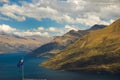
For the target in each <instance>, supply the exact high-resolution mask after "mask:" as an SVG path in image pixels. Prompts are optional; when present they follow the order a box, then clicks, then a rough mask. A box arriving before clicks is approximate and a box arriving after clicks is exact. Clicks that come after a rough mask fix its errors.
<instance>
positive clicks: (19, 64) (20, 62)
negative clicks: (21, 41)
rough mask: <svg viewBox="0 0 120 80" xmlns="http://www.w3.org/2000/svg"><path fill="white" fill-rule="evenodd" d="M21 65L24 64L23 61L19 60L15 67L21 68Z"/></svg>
mask: <svg viewBox="0 0 120 80" xmlns="http://www.w3.org/2000/svg"><path fill="white" fill-rule="evenodd" d="M23 64H24V60H23V59H20V60H19V62H18V64H17V67H21V66H23Z"/></svg>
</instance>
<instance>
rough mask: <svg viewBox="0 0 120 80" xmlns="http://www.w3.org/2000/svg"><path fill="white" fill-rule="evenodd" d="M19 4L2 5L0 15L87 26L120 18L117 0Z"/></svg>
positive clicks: (74, 0)
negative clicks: (45, 19)
mask: <svg viewBox="0 0 120 80" xmlns="http://www.w3.org/2000/svg"><path fill="white" fill-rule="evenodd" d="M2 1H4V0H2ZM6 1H8V0H6ZM21 2H22V3H21V4H22V6H19V5H17V4H4V5H3V6H1V7H0V14H2V15H4V16H8V17H10V18H12V19H15V20H18V21H24V20H25V18H26V17H29V18H34V19H37V20H41V19H42V18H50V19H52V20H56V21H57V22H66V23H68V24H84V25H89V26H92V24H95V23H98V22H103V23H106V22H109V20H111V19H113V20H115V19H117V18H119V17H120V14H119V11H120V4H119V3H120V1H119V0H66V1H63V0H62V1H61V0H52V1H51V0H32V2H29V3H28V2H25V1H24V0H23V1H21ZM113 10H114V11H113ZM92 17H93V18H92ZM87 19H88V21H87Z"/></svg>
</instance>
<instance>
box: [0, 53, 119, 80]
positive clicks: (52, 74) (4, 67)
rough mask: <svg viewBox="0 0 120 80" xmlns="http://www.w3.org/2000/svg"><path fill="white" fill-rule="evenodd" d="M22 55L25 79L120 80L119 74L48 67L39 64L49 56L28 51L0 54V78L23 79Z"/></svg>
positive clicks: (8, 79)
mask: <svg viewBox="0 0 120 80" xmlns="http://www.w3.org/2000/svg"><path fill="white" fill-rule="evenodd" d="M21 57H24V61H25V62H24V74H25V75H24V77H25V80H120V77H119V75H113V74H91V73H85V72H70V71H59V70H50V69H46V68H43V67H40V66H38V65H39V64H40V63H41V62H43V61H45V60H47V58H44V57H39V58H37V57H31V56H27V53H6V54H0V80H22V77H21V68H18V67H17V63H18V61H19V60H20V58H21Z"/></svg>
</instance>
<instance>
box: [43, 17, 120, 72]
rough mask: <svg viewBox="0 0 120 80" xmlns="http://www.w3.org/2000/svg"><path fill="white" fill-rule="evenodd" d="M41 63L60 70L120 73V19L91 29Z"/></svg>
mask: <svg viewBox="0 0 120 80" xmlns="http://www.w3.org/2000/svg"><path fill="white" fill-rule="evenodd" d="M41 65H42V66H44V67H46V68H52V69H60V70H83V71H93V72H110V73H120V19H118V20H116V21H115V22H113V23H112V24H110V25H109V26H107V27H105V28H103V29H100V30H95V31H91V32H90V33H89V34H88V35H85V36H83V37H82V38H81V39H79V40H77V41H75V42H74V43H73V44H71V45H69V46H68V47H67V48H65V49H64V50H63V51H61V52H60V53H59V54H58V55H56V56H55V57H53V58H51V59H50V60H48V61H47V62H44V63H42V64H41Z"/></svg>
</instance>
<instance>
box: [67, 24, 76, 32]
mask: <svg viewBox="0 0 120 80" xmlns="http://www.w3.org/2000/svg"><path fill="white" fill-rule="evenodd" d="M65 29H67V31H70V30H75V31H77V30H78V28H77V27H75V26H73V25H72V26H70V25H65Z"/></svg>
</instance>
